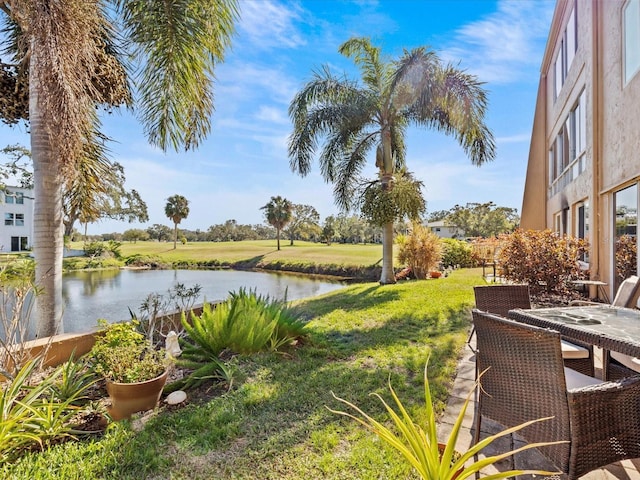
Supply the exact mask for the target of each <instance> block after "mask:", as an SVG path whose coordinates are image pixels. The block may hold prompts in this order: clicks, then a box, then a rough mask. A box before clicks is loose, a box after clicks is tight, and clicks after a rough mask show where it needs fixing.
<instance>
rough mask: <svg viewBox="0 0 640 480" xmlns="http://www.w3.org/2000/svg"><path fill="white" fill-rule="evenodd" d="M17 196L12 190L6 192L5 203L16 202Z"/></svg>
mask: <svg viewBox="0 0 640 480" xmlns="http://www.w3.org/2000/svg"><path fill="white" fill-rule="evenodd" d="M14 202H15V198H14V196H13V194H12V193H11V192H4V203H14Z"/></svg>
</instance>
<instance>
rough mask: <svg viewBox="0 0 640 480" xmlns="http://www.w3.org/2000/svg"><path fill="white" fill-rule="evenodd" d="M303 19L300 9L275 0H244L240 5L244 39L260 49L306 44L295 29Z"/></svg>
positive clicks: (240, 30)
mask: <svg viewBox="0 0 640 480" xmlns="http://www.w3.org/2000/svg"><path fill="white" fill-rule="evenodd" d="M299 19H300V8H299V7H297V6H295V5H292V4H289V5H284V4H282V3H278V2H274V1H272V0H244V1H242V2H240V23H239V25H238V31H239V32H240V36H241V39H242V38H244V37H245V36H246V38H247V39H248V40H249V41H250V42H251V43H252V45H253V46H255V47H257V48H260V49H271V48H273V47H278V48H282V47H289V48H295V47H299V46H302V45H305V44H306V41H305V39H304V37H303V36H302V35H301V33H300V32H299V31H298V29H297V28H296V27H295V25H294V22H295V21H297V20H299Z"/></svg>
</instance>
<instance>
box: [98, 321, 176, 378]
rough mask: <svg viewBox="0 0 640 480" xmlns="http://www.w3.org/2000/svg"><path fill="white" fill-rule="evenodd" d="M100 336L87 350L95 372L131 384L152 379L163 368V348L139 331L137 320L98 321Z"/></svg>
mask: <svg viewBox="0 0 640 480" xmlns="http://www.w3.org/2000/svg"><path fill="white" fill-rule="evenodd" d="M98 323H99V324H100V326H102V327H104V332H103V335H100V336H98V337H97V338H96V343H95V345H94V346H93V348H92V349H91V351H90V352H89V359H90V361H91V363H92V365H93V369H94V371H95V372H96V373H97V374H99V375H102V376H104V377H105V378H108V379H109V380H111V381H113V382H119V383H134V382H144V381H147V380H151V379H153V378H155V377H157V376H158V375H161V374H162V372H164V370H165V369H166V365H165V362H164V351H163V350H155V349H153V348H152V347H151V345H150V344H149V343H148V342H147V341H146V339H145V337H144V335H143V334H141V333H140V332H138V331H137V330H136V329H137V327H138V322H137V321H135V320H133V321H131V322H123V323H111V324H108V323H107V321H106V320H104V319H101V320H98Z"/></svg>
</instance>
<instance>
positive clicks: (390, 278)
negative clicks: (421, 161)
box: [380, 125, 396, 285]
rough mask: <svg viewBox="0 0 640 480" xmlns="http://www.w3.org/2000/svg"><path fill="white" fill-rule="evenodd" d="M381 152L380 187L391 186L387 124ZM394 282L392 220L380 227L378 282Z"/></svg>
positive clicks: (389, 132) (389, 136)
mask: <svg viewBox="0 0 640 480" xmlns="http://www.w3.org/2000/svg"><path fill="white" fill-rule="evenodd" d="M382 154H383V169H382V172H381V173H382V175H381V177H382V178H381V182H382V188H383V189H384V190H391V189H392V188H393V171H394V164H393V155H392V152H391V130H389V127H388V125H387V126H385V127H384V128H383V129H382ZM389 283H396V275H395V273H394V271H393V220H392V221H391V222H388V223H386V224H385V225H383V227H382V273H381V274H380V284H381V285H385V284H389Z"/></svg>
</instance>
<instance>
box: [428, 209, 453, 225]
mask: <svg viewBox="0 0 640 480" xmlns="http://www.w3.org/2000/svg"><path fill="white" fill-rule="evenodd" d="M449 213H450V212H449V210H436V211H435V212H431V213H429V214H428V215H427V222H437V221H439V220H444V219H445V218H446V217H447V215H449Z"/></svg>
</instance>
